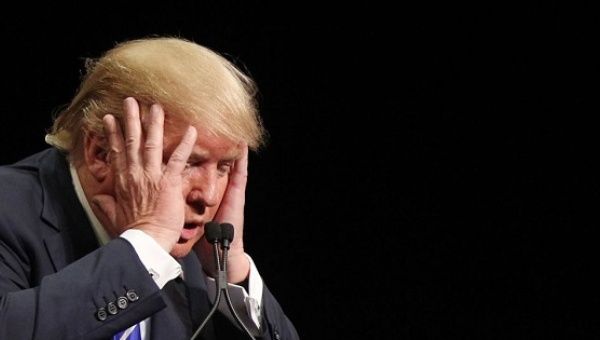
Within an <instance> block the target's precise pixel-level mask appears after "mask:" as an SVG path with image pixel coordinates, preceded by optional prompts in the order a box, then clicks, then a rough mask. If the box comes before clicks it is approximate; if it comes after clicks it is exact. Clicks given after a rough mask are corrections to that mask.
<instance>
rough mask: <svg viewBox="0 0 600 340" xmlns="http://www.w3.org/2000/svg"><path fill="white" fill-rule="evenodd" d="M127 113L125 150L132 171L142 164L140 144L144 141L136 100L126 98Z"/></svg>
mask: <svg viewBox="0 0 600 340" xmlns="http://www.w3.org/2000/svg"><path fill="white" fill-rule="evenodd" d="M123 111H124V113H125V117H124V118H125V119H124V121H125V150H126V155H127V166H128V167H129V168H130V169H133V168H136V167H137V166H139V164H140V144H141V139H142V127H141V124H140V107H139V105H138V102H137V100H135V99H134V98H131V97H129V98H125V100H124V101H123Z"/></svg>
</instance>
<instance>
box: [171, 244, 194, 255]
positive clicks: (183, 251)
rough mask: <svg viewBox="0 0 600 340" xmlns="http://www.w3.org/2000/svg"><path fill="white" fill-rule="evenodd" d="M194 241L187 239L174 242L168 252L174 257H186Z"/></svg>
mask: <svg viewBox="0 0 600 340" xmlns="http://www.w3.org/2000/svg"><path fill="white" fill-rule="evenodd" d="M194 243H196V242H195V241H192V240H189V241H187V242H185V243H177V244H175V246H174V247H173V249H171V252H170V254H171V256H173V257H174V258H182V257H186V256H187V255H188V254H189V253H190V251H192V247H193V246H194Z"/></svg>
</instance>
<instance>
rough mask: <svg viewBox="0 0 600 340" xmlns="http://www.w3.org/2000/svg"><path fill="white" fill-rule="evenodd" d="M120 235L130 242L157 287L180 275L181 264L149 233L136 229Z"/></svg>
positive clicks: (161, 286)
mask: <svg viewBox="0 0 600 340" xmlns="http://www.w3.org/2000/svg"><path fill="white" fill-rule="evenodd" d="M120 237H122V238H124V239H126V240H127V241H129V243H131V245H132V246H133V249H135V252H136V253H137V255H138V257H139V258H140V261H142V264H143V265H144V267H146V269H147V270H148V273H150V276H152V279H153V280H154V283H156V285H157V286H158V288H160V289H162V288H163V287H164V286H165V285H166V284H167V282H169V281H171V280H173V279H174V278H176V277H178V276H179V275H181V272H182V271H181V265H180V264H179V262H177V261H176V260H175V259H174V258H173V257H172V256H171V255H169V253H167V252H166V251H165V250H164V249H163V248H162V247H161V246H160V245H159V244H158V243H157V242H156V241H154V239H153V238H152V237H150V235H148V234H146V233H145V232H143V231H141V230H138V229H128V230H125V231H124V232H123V233H122V234H121V235H120Z"/></svg>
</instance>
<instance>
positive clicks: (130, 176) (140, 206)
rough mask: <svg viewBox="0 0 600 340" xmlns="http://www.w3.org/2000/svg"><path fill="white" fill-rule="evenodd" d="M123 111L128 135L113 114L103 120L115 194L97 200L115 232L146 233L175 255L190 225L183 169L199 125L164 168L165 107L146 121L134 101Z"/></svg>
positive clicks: (127, 101)
mask: <svg viewBox="0 0 600 340" xmlns="http://www.w3.org/2000/svg"><path fill="white" fill-rule="evenodd" d="M123 108H124V117H123V121H124V126H125V131H124V133H123V131H122V129H121V124H119V122H118V121H117V120H116V119H115V117H114V116H113V115H106V116H104V118H103V122H104V132H105V135H106V138H107V139H108V142H109V150H108V151H109V152H108V157H109V162H110V164H111V170H112V173H113V176H114V194H113V195H106V194H104V195H96V196H94V198H93V199H92V202H93V203H94V204H96V205H97V207H98V208H99V209H100V210H101V212H102V213H103V214H105V215H106V217H107V218H108V220H109V221H110V223H112V224H113V227H115V228H113V230H120V231H121V232H123V231H125V230H127V229H131V228H135V229H139V230H142V231H144V232H145V233H147V234H148V235H150V236H151V237H152V238H153V239H154V240H155V241H156V242H157V243H158V244H160V245H161V247H162V248H163V249H164V250H165V251H167V252H170V251H171V249H172V248H173V246H174V245H175V243H176V242H177V241H178V240H179V237H180V234H181V229H182V228H183V225H184V222H185V221H184V216H185V199H184V197H183V193H182V171H183V170H184V168H185V165H186V163H187V160H188V158H189V156H190V154H191V152H192V148H193V147H194V144H195V142H196V136H197V132H196V129H195V128H194V127H192V126H190V127H188V129H187V131H186V133H185V134H184V136H183V137H182V139H181V142H180V144H179V145H178V146H177V148H176V149H175V151H174V152H173V153H172V155H171V157H170V158H169V160H168V162H167V164H166V165H164V166H163V134H164V120H165V114H164V111H163V109H162V107H161V106H160V105H158V104H154V105H152V106H151V108H150V111H149V112H148V114H147V115H145V117H144V119H143V121H142V119H140V107H139V104H138V102H137V101H136V100H135V99H134V98H131V97H130V98H127V99H125V100H124V102H123Z"/></svg>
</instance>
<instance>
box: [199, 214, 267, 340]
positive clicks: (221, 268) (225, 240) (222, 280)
mask: <svg viewBox="0 0 600 340" xmlns="http://www.w3.org/2000/svg"><path fill="white" fill-rule="evenodd" d="M215 224H216V223H215ZM219 227H220V229H221V230H219V235H220V237H218V238H216V239H215V240H214V241H212V244H213V250H214V252H215V266H216V268H217V276H216V278H215V280H216V281H217V296H216V297H215V300H214V302H213V307H212V308H211V310H210V312H208V315H207V316H206V318H204V321H203V322H202V324H201V325H200V326H199V327H198V329H197V330H196V332H195V333H194V334H193V335H192V337H191V340H194V339H196V337H197V336H198V335H199V334H200V332H202V329H203V328H204V326H206V324H207V322H208V320H209V319H210V318H211V317H212V316H213V314H214V313H215V311H216V310H217V308H218V306H219V303H220V301H221V296H222V295H225V300H226V301H227V306H228V307H229V310H230V311H231V314H232V315H233V317H234V319H235V321H236V322H237V324H238V325H239V326H240V327H241V328H242V329H243V330H244V332H245V333H246V335H248V337H249V338H250V339H252V340H256V339H255V338H254V336H253V335H252V333H250V330H248V328H247V327H246V325H244V323H243V322H242V320H241V319H240V317H239V316H238V315H237V313H236V311H235V309H234V308H233V303H232V302H231V297H230V295H229V289H228V288H229V287H228V285H227V255H228V253H229V244H230V242H231V241H232V240H233V231H234V228H233V226H232V225H231V224H229V223H221V225H219ZM205 228H206V227H205ZM212 234H213V235H214V234H215V233H212ZM219 239H220V242H219ZM219 243H221V250H222V256H221V257H220V256H219ZM222 293H223V294H222Z"/></svg>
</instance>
